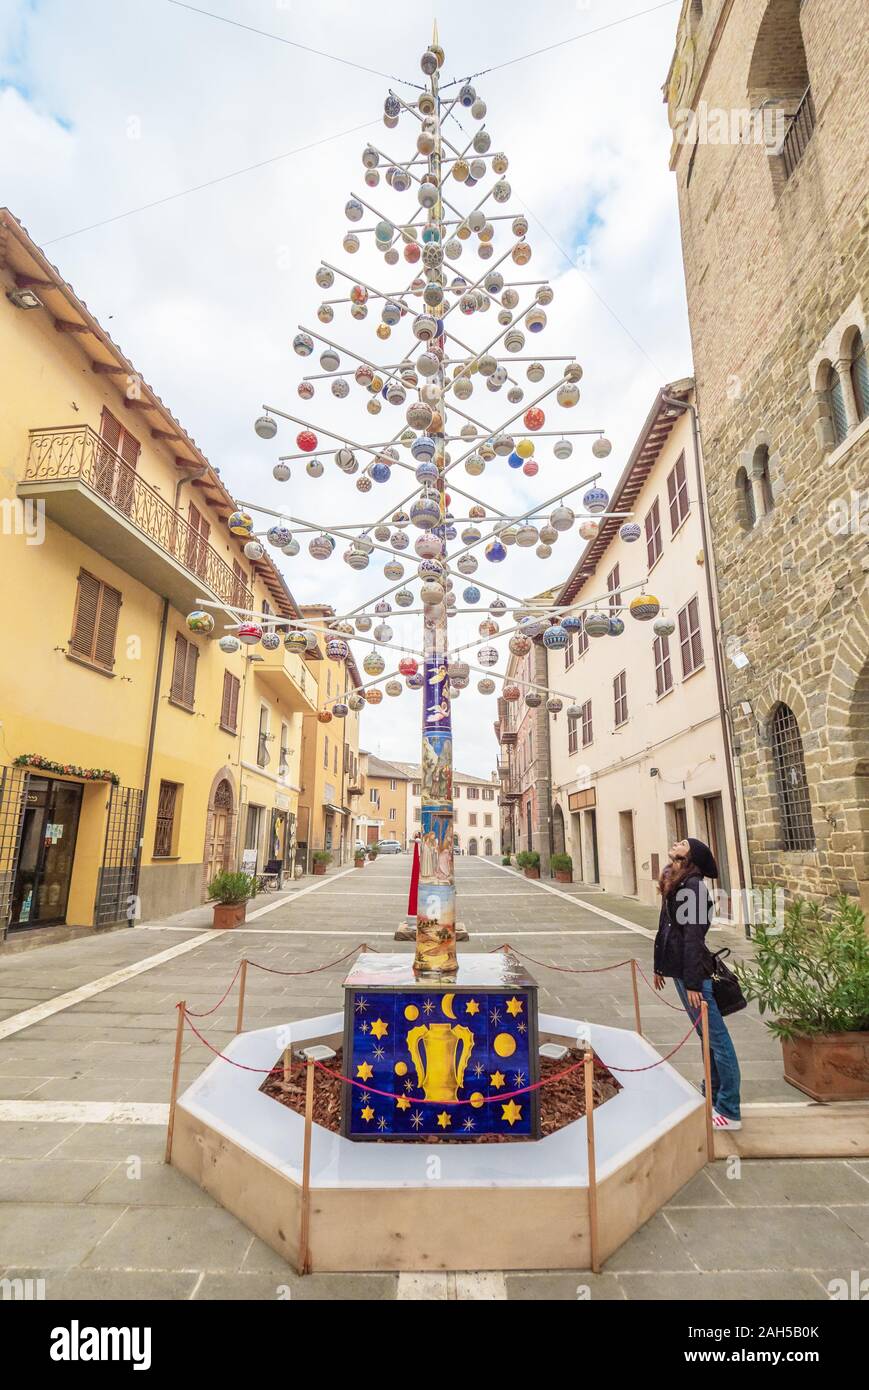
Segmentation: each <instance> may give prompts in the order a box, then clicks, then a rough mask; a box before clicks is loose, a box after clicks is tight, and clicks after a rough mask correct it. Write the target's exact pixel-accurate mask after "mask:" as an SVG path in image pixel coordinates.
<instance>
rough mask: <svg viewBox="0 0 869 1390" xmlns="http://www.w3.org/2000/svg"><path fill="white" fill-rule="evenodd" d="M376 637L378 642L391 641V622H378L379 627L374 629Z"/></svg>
mask: <svg viewBox="0 0 869 1390" xmlns="http://www.w3.org/2000/svg"><path fill="white" fill-rule="evenodd" d="M374 638H375V641H377V642H391V641H392V628H391V627H390V626H389V623H378V624H377V627H376V628H375V629H374Z"/></svg>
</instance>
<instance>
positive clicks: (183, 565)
mask: <svg viewBox="0 0 869 1390" xmlns="http://www.w3.org/2000/svg"><path fill="white" fill-rule="evenodd" d="M0 290H2V293H0V361H2V362H3V391H2V395H0V510H2V526H3V532H4V540H5V544H4V545H3V546H2V548H0V585H2V589H3V591H4V593H5V594H6V595H7V599H13V597H14V608H15V630H14V632H13V633H12V634H11V641H10V643H9V645H8V648H7V657H6V659H5V660H4V662H3V667H2V674H0V720H2V730H0V732H2V758H0V761H2V769H0V940H2V939H3V938H4V937H8V939H9V940H10V941H11V940H12V939H13V938H14V937H15V935H16V934H18V933H21V934H23V933H24V932H25V931H29V930H32V929H34V928H36V927H44V928H49V929H50V928H52V927H59V926H63V925H67V926H77V927H93V926H105V925H109V924H111V923H115V922H118V921H123V920H125V919H126V918H127V917H128V916H129V915H130V914H131V913H134V914H136V915H140V916H141V917H143V918H145V919H147V918H148V917H152V916H155V915H162V914H164V913H167V912H172V911H177V910H180V909H182V908H185V907H190V906H192V905H194V904H197V903H200V902H202V901H203V898H204V895H205V887H206V885H207V883H208V881H209V879H210V878H211V876H212V875H213V874H214V873H215V872H217V871H219V870H220V869H222V868H230V867H236V866H237V865H238V866H240V865H241V864H242V862H244V863H245V864H246V865H250V866H254V865H255V866H256V869H257V871H258V872H260V873H263V872H270V873H274V874H276V875H279V876H283V875H285V874H286V873H288V872H292V864H293V859H294V855H295V839H296V834H295V831H296V822H297V817H298V796H299V786H300V769H301V749H302V727H303V720H304V717H305V715H306V714H310V713H311V712H312V711H314V710H315V708H316V702H317V678H316V675H315V674H314V669H315V666H316V663H315V662H314V663H312V664H310V665H309V664H308V662H306V661H303V660H301V659H300V658H299V657H298V656H297V655H295V654H293V653H290V652H288V651H286V650H285V649H284V648H283V647H281V648H280V649H279V651H277V652H265V651H264V650H263V649H262V648H258V649H256V651H254V650H253V649H251V648H245V647H242V648H241V650H240V651H238V652H236V653H234V654H229V655H225V654H224V653H223V652H222V651H221V650H220V649H219V647H218V640H217V639H218V638H219V637H220V636H222V635H224V634H225V628H226V625H227V624H229V623H230V622H231V621H232V618H231V615H230V614H228V613H227V611H226V610H222V609H221V608H220V604H229V603H233V604H237V605H238V606H240V607H242V608H247V609H253V610H256V611H260V612H265V613H266V614H273V615H274V616H275V619H276V620H277V619H280V618H284V619H287V618H294V617H298V616H299V610H298V608H297V606H296V604H295V601H294V599H293V597H292V594H291V593H290V591H289V589H288V588H287V586H286V584H285V582H284V580H283V578H282V577H281V575H280V573H279V571H278V570H277V569H276V567H275V565H274V564H273V563H272V561H271V560H270V559H269V558H268V556H264V557H263V558H262V560H257V561H254V562H251V561H250V560H249V559H247V558H246V557H245V555H244V551H243V543H242V541H239V540H237V539H235V538H234V537H233V536H232V535H231V534H230V533H229V531H228V529H227V527H226V524H225V523H226V520H227V517H228V516H229V513H230V512H231V511H232V509H233V500H232V497H231V496H230V494H229V493H228V492H227V490H226V487H225V485H224V484H223V483H222V482H221V480H220V477H219V476H218V473H217V472H216V470H215V469H214V468H213V467H212V466H211V465H210V464H209V462H208V460H207V459H206V458H205V457H204V456H203V454H202V453H201V452H200V450H199V449H198V447H197V446H196V444H195V443H194V441H193V440H192V439H191V437H190V436H189V435H188V434H187V433H186V431H185V430H184V429H183V427H182V426H181V425H180V424H179V423H178V421H177V420H176V419H175V418H174V417H173V416H172V414H171V413H170V411H169V410H168V408H167V407H166V406H165V405H164V404H163V402H162V401H161V400H160V398H159V397H158V396H157V395H156V394H155V393H154V391H153V390H152V389H151V388H150V387H149V386H148V385H147V384H146V383H145V382H144V381H143V379H142V378H141V377H140V376H139V374H138V373H137V372H136V370H135V368H134V367H133V365H132V363H130V362H129V361H128V360H127V358H125V357H124V355H123V354H122V352H121V351H120V349H119V348H118V347H117V346H116V345H115V344H114V343H113V342H112V340H111V339H110V338H109V336H108V334H107V333H106V332H105V331H104V330H103V329H102V328H101V327H100V325H99V324H98V323H97V321H96V320H95V319H94V318H93V316H92V315H91V314H90V312H89V311H88V309H87V307H86V306H85V305H84V304H83V303H82V301H81V300H79V299H78V298H77V297H76V295H75V294H74V292H73V291H72V289H71V288H70V286H69V285H68V284H66V282H65V281H64V280H63V279H62V278H61V276H60V275H59V274H58V272H57V271H56V270H55V269H54V268H53V267H52V266H51V265H50V264H49V262H48V261H47V260H46V258H45V257H44V256H43V254H42V253H41V252H40V250H39V248H38V247H36V246H35V245H34V243H33V242H32V241H31V239H30V238H29V237H28V235H27V233H26V232H25V231H24V229H23V228H22V227H21V225H20V224H19V223H18V222H17V221H16V219H15V218H14V217H13V216H12V215H11V214H10V213H9V212H7V211H5V210H0ZM202 600H204V601H206V602H209V603H211V604H214V605H216V606H215V607H213V608H212V609H211V610H209V611H211V612H212V613H213V616H214V618H215V627H214V631H213V633H211V635H210V636H209V635H200V634H197V633H194V632H191V631H190V630H188V627H187V624H186V616H187V614H188V613H189V612H190V611H191V610H193V609H196V608H198V607H200V601H202ZM18 939H19V940H21V939H22V937H21V936H19V937H18Z"/></svg>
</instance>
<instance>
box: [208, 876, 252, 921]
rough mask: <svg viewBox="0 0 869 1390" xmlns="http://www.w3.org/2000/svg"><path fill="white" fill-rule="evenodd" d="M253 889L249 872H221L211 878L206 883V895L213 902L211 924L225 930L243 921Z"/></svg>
mask: <svg viewBox="0 0 869 1390" xmlns="http://www.w3.org/2000/svg"><path fill="white" fill-rule="evenodd" d="M253 890H254V880H253V876H252V875H251V874H243V873H222V874H218V875H217V876H216V878H213V879H212V880H211V882H210V883H209V885H208V896H209V898H210V899H211V901H212V902H213V903H214V920H213V925H214V926H215V927H218V928H220V929H221V930H225V929H226V928H227V927H237V926H238V924H239V922H243V921H244V918H245V913H246V911H247V900H248V898H252V897H253Z"/></svg>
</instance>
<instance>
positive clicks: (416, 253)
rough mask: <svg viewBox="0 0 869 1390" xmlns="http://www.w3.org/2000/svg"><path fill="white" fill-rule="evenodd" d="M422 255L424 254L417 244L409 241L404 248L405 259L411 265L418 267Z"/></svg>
mask: <svg viewBox="0 0 869 1390" xmlns="http://www.w3.org/2000/svg"><path fill="white" fill-rule="evenodd" d="M421 255H422V252H421V251H420V249H419V247H418V246H417V244H416V242H415V241H409V242H408V243H407V245H406V246H405V248H404V259H405V260H406V261H408V262H409V263H410V264H411V265H416V263H417V261H418V260H419V258H420V256H421Z"/></svg>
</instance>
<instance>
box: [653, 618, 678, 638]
mask: <svg viewBox="0 0 869 1390" xmlns="http://www.w3.org/2000/svg"><path fill="white" fill-rule="evenodd" d="M652 631H653V632H654V634H655V636H656V637H672V635H673V633H674V632H675V631H676V623H675V621H674V619H673V618H664V617H661V618H656V619H655V622H654V624H653V625H652Z"/></svg>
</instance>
